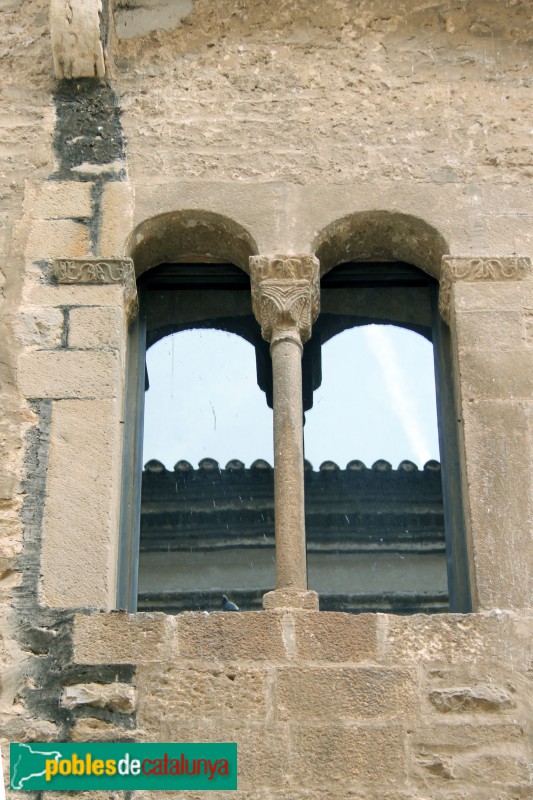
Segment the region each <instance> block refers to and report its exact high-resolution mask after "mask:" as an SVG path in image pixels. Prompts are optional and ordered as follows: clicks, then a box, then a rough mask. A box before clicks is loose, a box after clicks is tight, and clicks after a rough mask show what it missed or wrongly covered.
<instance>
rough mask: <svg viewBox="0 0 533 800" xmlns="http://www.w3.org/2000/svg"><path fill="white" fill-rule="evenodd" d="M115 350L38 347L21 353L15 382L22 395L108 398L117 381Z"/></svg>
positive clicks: (119, 382)
mask: <svg viewBox="0 0 533 800" xmlns="http://www.w3.org/2000/svg"><path fill="white" fill-rule="evenodd" d="M120 366H121V364H120V360H119V357H118V355H117V353H116V352H112V351H109V352H94V351H92V352H91V351H87V352H83V351H82V350H78V351H73V350H39V351H33V352H27V353H25V354H24V355H23V356H22V357H21V359H20V363H19V382H20V388H21V391H22V392H23V393H24V394H25V395H26V397H48V398H57V399H62V398H67V397H69V398H70V397H76V398H79V399H83V398H111V399H113V398H114V397H115V396H116V395H117V387H119V386H120V384H121V378H122V376H121V369H120Z"/></svg>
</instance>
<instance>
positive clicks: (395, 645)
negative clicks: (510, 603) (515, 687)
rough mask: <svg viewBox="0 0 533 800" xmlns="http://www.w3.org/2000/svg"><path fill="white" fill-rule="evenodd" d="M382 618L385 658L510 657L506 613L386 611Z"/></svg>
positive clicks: (506, 660)
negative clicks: (401, 614) (400, 613)
mask: <svg viewBox="0 0 533 800" xmlns="http://www.w3.org/2000/svg"><path fill="white" fill-rule="evenodd" d="M382 619H383V620H384V622H385V623H386V631H385V632H384V655H385V657H386V658H387V660H392V661H394V662H401V663H404V664H405V663H407V664H413V663H414V662H417V661H418V662H419V661H422V662H426V661H427V662H436V663H442V664H458V663H459V664H461V663H465V662H468V661H473V660H479V661H485V662H487V661H496V662H500V663H501V662H503V663H509V658H512V644H511V643H512V638H513V637H512V619H511V617H510V616H508V615H506V614H493V615H491V614H487V615H482V614H464V615H463V614H440V615H438V616H434V617H431V616H426V615H423V614H416V615H414V616H412V617H395V616H392V615H390V616H387V617H385V616H383V617H382Z"/></svg>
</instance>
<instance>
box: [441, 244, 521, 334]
mask: <svg viewBox="0 0 533 800" xmlns="http://www.w3.org/2000/svg"><path fill="white" fill-rule="evenodd" d="M531 275H532V270H531V261H530V259H529V258H525V257H519V256H502V257H499V258H488V257H484V256H482V257H479V256H476V257H474V256H470V257H456V256H444V257H443V259H442V268H441V277H440V288H439V311H440V315H441V317H442V318H443V320H444V321H445V322H446V323H447V324H448V325H449V324H450V312H451V296H452V286H453V284H454V283H456V282H457V281H468V282H474V281H494V282H500V281H520V280H524V279H525V278H529V277H531Z"/></svg>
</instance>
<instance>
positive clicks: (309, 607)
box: [263, 589, 318, 611]
mask: <svg viewBox="0 0 533 800" xmlns="http://www.w3.org/2000/svg"><path fill="white" fill-rule="evenodd" d="M263 608H264V609H265V610H266V611H273V610H275V609H286V608H289V609H301V610H303V611H318V594H317V593H316V592H314V591H312V590H311V589H308V590H305V591H303V590H300V589H274V591H272V592H267V593H266V594H265V595H263Z"/></svg>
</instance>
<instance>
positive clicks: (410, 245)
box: [313, 211, 449, 280]
mask: <svg viewBox="0 0 533 800" xmlns="http://www.w3.org/2000/svg"><path fill="white" fill-rule="evenodd" d="M313 251H314V253H315V255H316V256H317V258H318V259H319V261H320V271H321V273H322V274H324V273H326V272H328V271H329V270H330V269H332V268H333V267H335V266H337V265H338V264H342V263H345V262H347V261H374V260H383V261H405V262H407V263H408V264H413V266H415V267H419V268H420V269H422V270H424V272H427V273H428V274H429V275H431V276H432V277H433V278H437V280H438V279H439V276H440V266H441V260H442V256H444V255H445V254H446V253H448V252H449V249H448V245H447V243H446V240H445V239H444V237H443V236H442V234H440V233H439V231H438V230H437V229H436V228H434V227H432V226H431V225H429V224H428V223H427V222H425V221H424V220H423V219H420V217H414V216H411V215H410V214H402V213H400V212H398V211H362V212H357V213H354V214H348V215H347V216H345V217H342V218H341V219H337V220H335V221H334V222H332V223H330V224H329V225H327V226H326V227H325V228H323V229H322V230H321V231H320V232H319V233H318V234H317V236H316V237H315V240H314V242H313Z"/></svg>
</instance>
